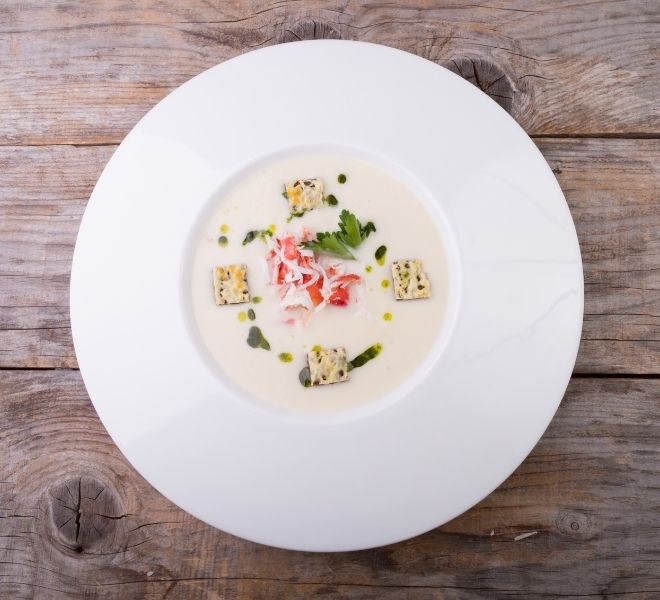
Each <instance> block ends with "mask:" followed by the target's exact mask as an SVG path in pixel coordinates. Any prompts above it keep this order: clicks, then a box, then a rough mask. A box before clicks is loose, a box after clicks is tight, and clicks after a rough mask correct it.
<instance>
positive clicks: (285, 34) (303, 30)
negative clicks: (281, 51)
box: [277, 18, 341, 44]
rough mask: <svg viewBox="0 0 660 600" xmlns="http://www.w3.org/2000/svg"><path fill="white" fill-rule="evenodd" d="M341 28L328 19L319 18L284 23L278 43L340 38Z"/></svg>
mask: <svg viewBox="0 0 660 600" xmlns="http://www.w3.org/2000/svg"><path fill="white" fill-rule="evenodd" d="M340 39H341V33H339V30H338V29H337V28H336V27H335V26H334V25H331V24H330V23H328V22H326V21H321V20H319V19H309V18H308V19H300V20H299V21H296V22H295V23H292V24H289V25H287V24H286V23H285V24H284V25H283V27H282V30H281V31H280V34H279V36H278V40H277V43H278V44H284V43H286V42H299V41H302V40H340Z"/></svg>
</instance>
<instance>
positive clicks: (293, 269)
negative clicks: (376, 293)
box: [266, 228, 363, 323]
mask: <svg viewBox="0 0 660 600" xmlns="http://www.w3.org/2000/svg"><path fill="white" fill-rule="evenodd" d="M310 238H311V234H310V232H309V231H308V230H307V229H305V228H302V230H301V232H300V234H299V235H298V236H295V235H293V234H285V235H283V236H280V237H277V238H275V237H272V238H268V240H267V244H268V254H267V255H266V261H267V264H268V268H269V270H270V276H269V282H270V284H271V285H273V286H278V293H279V297H280V308H281V309H282V310H283V311H285V314H286V318H285V319H284V321H285V322H287V323H292V322H293V321H295V319H292V314H291V313H298V314H297V316H298V317H299V318H300V319H301V320H302V321H306V320H307V319H309V317H310V315H311V314H315V313H318V312H320V311H321V310H323V309H324V308H325V307H326V306H328V305H334V306H347V305H348V304H349V302H350V301H351V296H350V290H351V288H353V287H357V288H358V293H356V294H354V296H353V301H355V302H360V300H361V298H362V297H363V294H361V293H359V286H355V284H359V283H360V282H361V281H362V278H361V277H360V276H359V275H357V274H356V273H352V272H350V271H349V269H348V268H347V265H346V263H344V262H341V261H338V260H336V259H332V258H330V257H326V256H317V255H315V253H314V251H313V250H312V249H310V248H305V247H304V246H303V245H302V244H303V243H304V242H306V241H308V240H309V239H310Z"/></svg>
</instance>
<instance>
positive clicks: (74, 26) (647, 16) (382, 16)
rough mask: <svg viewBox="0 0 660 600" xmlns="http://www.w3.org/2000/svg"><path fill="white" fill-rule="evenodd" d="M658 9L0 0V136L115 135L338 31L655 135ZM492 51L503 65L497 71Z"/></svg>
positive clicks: (638, 4) (571, 118) (537, 104)
mask: <svg viewBox="0 0 660 600" xmlns="http://www.w3.org/2000/svg"><path fill="white" fill-rule="evenodd" d="M657 12H658V11H657V4H655V3H654V2H649V1H647V0H629V1H627V2H624V1H613V2H606V1H603V2H587V3H580V2H572V1H570V0H564V1H562V2H558V1H551V0H548V1H538V2H534V3H528V2H522V1H521V2H508V3H490V4H486V3H481V4H479V3H461V4H459V5H456V4H452V3H434V2H421V1H418V2H409V3H400V2H391V3H375V4H368V3H363V2H357V1H348V2H344V1H333V2H311V1H309V2H294V1H291V0H278V1H273V2H240V1H232V2H179V1H178V0H162V1H160V2H153V3H144V2H140V3H135V2H127V3H117V2H113V1H112V0H103V1H98V2H94V3H89V2H85V1H84V0H75V1H69V2H28V3H25V2H20V3H18V2H9V3H3V4H2V5H1V6H0V55H1V56H3V57H5V59H4V60H2V61H0V111H1V112H2V114H3V119H2V120H1V121H0V143H2V144H17V145H18V144H39V145H41V144H53V143H55V144H61V143H78V144H98V143H118V142H119V141H121V139H122V138H123V137H124V135H126V133H127V132H128V131H129V129H130V128H131V127H132V126H133V125H134V124H135V123H136V122H137V121H138V119H139V118H140V117H141V116H142V115H143V114H144V113H145V112H146V111H147V110H148V109H149V108H151V107H152V106H153V105H154V104H155V103H156V102H157V101H158V100H160V99H161V98H163V97H164V96H165V95H166V94H167V93H168V92H169V91H171V90H172V89H174V88H175V87H177V86H178V85H180V84H181V83H183V82H184V81H186V80H187V79H189V78H190V77H192V76H193V75H196V74H198V73H199V72H200V71H203V70H204V69H206V68H208V67H211V66H213V65H215V64H217V63H219V62H222V61H223V60H226V59H227V58H230V57H233V56H236V55H238V54H240V53H242V52H246V51H248V50H251V49H254V48H259V47H263V46H266V45H270V44H274V43H277V42H281V41H289V40H297V39H309V38H338V37H341V38H343V39H348V40H361V41H367V42H375V43H380V44H386V45H389V46H394V47H397V48H400V49H403V50H407V51H410V52H414V53H416V54H418V55H420V56H423V57H425V58H428V59H430V60H433V61H435V62H438V63H440V64H443V65H446V66H449V67H451V68H454V69H457V70H460V71H461V72H462V73H463V74H464V75H465V76H466V77H468V78H471V79H473V80H474V81H475V82H476V80H477V79H478V73H479V71H480V70H483V71H482V73H483V77H482V78H481V79H483V82H481V83H482V84H483V85H482V87H483V88H486V87H487V86H489V85H491V84H492V86H491V87H490V88H489V89H488V90H487V92H488V93H491V94H493V96H494V97H495V99H496V100H498V101H501V102H503V103H504V104H506V105H509V106H510V110H511V113H512V114H513V115H514V116H515V118H516V119H517V120H518V121H519V123H520V124H521V125H522V126H523V127H524V128H525V129H526V130H527V131H528V132H529V133H531V134H542V135H555V134H563V135H566V134H568V135H575V134H590V135H593V134H601V135H602V134H606V135H611V134H626V135H653V134H655V133H657V132H658V130H660V114H659V113H658V110H657V103H656V100H657V98H658V97H660V77H659V76H658V70H657V60H658V55H657V39H658V37H659V36H660V23H659V22H658V19H657ZM489 64H493V65H494V69H495V71H497V72H501V73H502V74H503V75H504V77H503V78H502V79H498V80H497V82H495V81H494V80H489V79H488V74H489V73H490V72H491V70H490V67H489ZM471 69H472V70H473V71H474V69H477V76H476V77H475V76H474V73H470V70H471ZM327 85H332V82H327Z"/></svg>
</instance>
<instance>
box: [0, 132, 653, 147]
mask: <svg viewBox="0 0 660 600" xmlns="http://www.w3.org/2000/svg"><path fill="white" fill-rule="evenodd" d="M527 135H529V137H530V138H531V139H532V140H553V139H556V140H562V139H576V140H584V139H587V140H588V139H603V140H658V139H660V132H657V133H644V132H622V133H605V132H595V133H534V134H527ZM122 141H123V138H122V139H120V140H112V141H105V142H85V141H77V142H52V143H50V142H32V143H21V142H10V143H4V142H0V148H12V147H13V148H16V147H20V148H48V147H52V146H72V147H74V148H87V147H93V146H101V147H103V146H118V145H119V144H120V143H121V142H122Z"/></svg>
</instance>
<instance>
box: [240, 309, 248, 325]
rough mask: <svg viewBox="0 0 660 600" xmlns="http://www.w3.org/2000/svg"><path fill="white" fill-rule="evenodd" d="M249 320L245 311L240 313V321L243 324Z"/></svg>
mask: <svg viewBox="0 0 660 600" xmlns="http://www.w3.org/2000/svg"><path fill="white" fill-rule="evenodd" d="M246 319H247V314H246V312H245V311H244V310H242V311H241V312H239V313H238V320H239V321H240V322H241V323H243V321H245V320H246Z"/></svg>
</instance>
